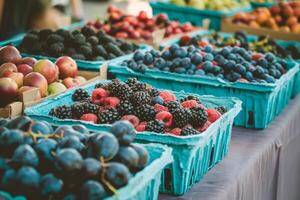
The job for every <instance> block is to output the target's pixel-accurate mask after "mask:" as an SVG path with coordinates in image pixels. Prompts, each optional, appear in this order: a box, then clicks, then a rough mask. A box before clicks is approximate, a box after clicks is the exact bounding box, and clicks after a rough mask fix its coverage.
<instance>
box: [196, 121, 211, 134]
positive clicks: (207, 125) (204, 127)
mask: <svg viewBox="0 0 300 200" xmlns="http://www.w3.org/2000/svg"><path fill="white" fill-rule="evenodd" d="M210 125H211V123H210V122H209V121H207V122H206V123H205V124H204V125H203V126H202V127H201V128H198V129H197V131H199V132H200V133H202V132H204V131H206V129H207V128H208V127H209V126H210Z"/></svg>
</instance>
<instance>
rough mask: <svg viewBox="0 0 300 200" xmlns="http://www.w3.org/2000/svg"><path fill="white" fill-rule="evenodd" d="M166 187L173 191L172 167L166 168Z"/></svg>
mask: <svg viewBox="0 0 300 200" xmlns="http://www.w3.org/2000/svg"><path fill="white" fill-rule="evenodd" d="M164 173H165V179H164V181H165V189H166V190H167V191H171V189H172V175H171V169H165V171H164Z"/></svg>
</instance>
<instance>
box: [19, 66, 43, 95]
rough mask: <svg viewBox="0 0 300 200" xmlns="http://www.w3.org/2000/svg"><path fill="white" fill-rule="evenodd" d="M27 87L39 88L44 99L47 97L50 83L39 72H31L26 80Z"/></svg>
mask: <svg viewBox="0 0 300 200" xmlns="http://www.w3.org/2000/svg"><path fill="white" fill-rule="evenodd" d="M24 85H25V86H32V87H37V88H39V89H40V93H41V96H42V97H45V96H47V90H48V82H47V79H46V78H45V77H44V76H43V75H42V74H40V73H38V72H30V73H29V74H27V75H26V76H25V78H24Z"/></svg>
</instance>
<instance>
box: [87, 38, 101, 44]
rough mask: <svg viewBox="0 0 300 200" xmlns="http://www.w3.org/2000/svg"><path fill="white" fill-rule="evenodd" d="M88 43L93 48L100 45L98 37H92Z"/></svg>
mask: <svg viewBox="0 0 300 200" xmlns="http://www.w3.org/2000/svg"><path fill="white" fill-rule="evenodd" d="M87 42H89V43H90V44H91V45H92V46H96V45H97V44H98V43H99V40H98V38H97V37H96V36H91V37H89V38H88V39H87Z"/></svg>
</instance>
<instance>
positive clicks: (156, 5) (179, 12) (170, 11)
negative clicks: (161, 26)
mask: <svg viewBox="0 0 300 200" xmlns="http://www.w3.org/2000/svg"><path fill="white" fill-rule="evenodd" d="M150 6H151V7H152V11H153V15H157V14H159V13H166V14H167V15H168V16H169V18H170V19H171V20H178V21H180V22H191V23H192V24H193V25H195V26H203V22H204V20H209V22H210V23H209V29H214V30H216V31H218V30H220V29H221V24H222V18H223V17H230V16H233V15H235V14H236V13H238V12H249V11H252V8H251V6H250V5H249V6H245V7H240V8H234V9H231V10H204V9H203V10H200V9H196V8H192V7H188V6H177V5H174V4H171V3H168V2H164V3H163V2H159V1H155V0H151V1H150Z"/></svg>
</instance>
